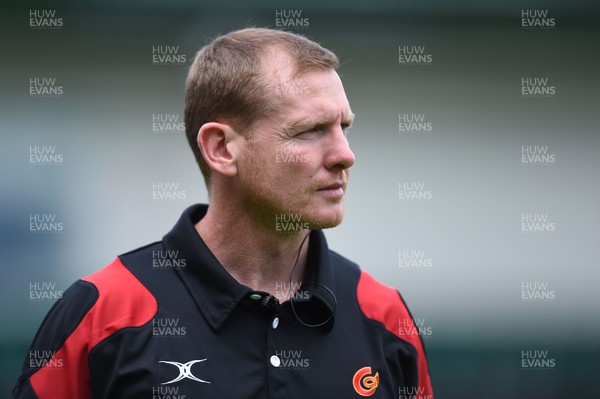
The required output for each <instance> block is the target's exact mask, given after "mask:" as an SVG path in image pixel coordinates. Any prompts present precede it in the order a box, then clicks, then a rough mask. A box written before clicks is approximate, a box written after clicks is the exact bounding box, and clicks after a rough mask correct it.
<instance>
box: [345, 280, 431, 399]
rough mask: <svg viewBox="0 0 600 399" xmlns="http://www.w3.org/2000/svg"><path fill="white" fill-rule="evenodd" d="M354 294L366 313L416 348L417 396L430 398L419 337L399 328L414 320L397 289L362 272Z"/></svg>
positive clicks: (429, 386) (409, 324) (428, 382)
mask: <svg viewBox="0 0 600 399" xmlns="http://www.w3.org/2000/svg"><path fill="white" fill-rule="evenodd" d="M356 294H357V297H358V305H359V306H360V309H361V310H362V312H363V313H364V315H365V316H367V317H368V318H369V319H372V320H376V321H379V322H380V323H382V324H383V325H384V326H385V328H386V329H387V330H388V331H389V332H391V333H392V334H394V335H396V336H397V337H399V338H401V339H403V340H404V341H406V342H408V343H410V344H411V345H412V346H413V347H414V348H415V349H416V350H417V356H418V369H419V386H418V391H417V392H418V393H417V395H416V397H417V398H418V399H432V398H433V389H432V387H431V378H430V376H429V369H428V367H427V358H426V357H425V350H424V349H423V342H422V341H421V337H420V335H419V334H418V333H416V332H415V333H414V334H413V333H412V331H410V332H411V333H408V334H407V332H408V331H407V329H402V332H403V333H401V329H400V328H399V327H400V326H401V325H404V326H412V325H413V324H414V323H413V319H412V317H411V315H410V313H409V312H408V309H407V308H406V305H405V304H404V302H403V301H402V299H401V298H400V295H399V294H398V291H396V289H395V288H392V287H389V286H387V285H384V284H381V283H380V282H378V281H377V280H375V279H374V278H373V277H372V276H371V275H370V274H368V273H366V272H364V271H361V275H360V279H359V281H358V287H357V289H356ZM415 327H416V326H415Z"/></svg>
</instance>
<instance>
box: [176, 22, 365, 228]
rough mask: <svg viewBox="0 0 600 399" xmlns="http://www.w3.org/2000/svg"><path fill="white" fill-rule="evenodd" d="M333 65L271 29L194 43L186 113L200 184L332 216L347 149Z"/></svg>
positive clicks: (278, 208)
mask: <svg viewBox="0 0 600 399" xmlns="http://www.w3.org/2000/svg"><path fill="white" fill-rule="evenodd" d="M337 67H338V59H337V57H336V56H335V55H334V54H333V53H332V52H331V51H329V50H327V49H325V48H323V47H321V46H320V45H319V44H317V43H315V42H312V41H310V40H308V39H306V38H305V37H303V36H300V35H296V34H293V33H289V32H284V31H279V30H271V29H260V28H250V29H244V30H240V31H235V32H232V33H229V34H227V35H225V36H221V37H218V38H217V39H215V40H213V41H212V42H211V43H209V44H208V45H206V46H205V47H203V48H202V49H201V50H200V51H199V52H198V54H197V56H196V59H195V60H194V63H193V64H192V66H191V68H190V72H189V75H188V79H187V83H186V99H185V123H186V134H187V138H188V141H189V143H190V146H191V147H192V150H193V151H194V155H195V156H196V160H197V161H198V164H199V165H200V168H201V170H202V173H203V175H204V178H205V180H206V183H207V186H208V189H209V192H210V191H211V190H213V189H215V185H217V186H219V187H221V188H223V187H226V188H227V190H228V191H229V193H230V194H231V193H235V195H236V196H239V199H240V200H241V201H242V202H244V203H245V204H247V205H248V206H251V207H252V209H253V211H254V212H256V213H257V215H258V217H261V218H263V219H267V220H269V219H272V218H273V217H274V214H275V215H277V214H287V215H288V217H289V215H293V216H294V217H296V218H297V217H301V218H302V222H306V223H309V224H310V225H311V228H323V227H331V226H334V225H337V224H339V223H340V222H341V218H342V216H343V208H341V200H342V197H343V191H345V184H346V181H347V172H348V168H349V167H350V166H352V164H353V163H354V155H353V154H352V152H351V151H350V149H349V147H348V143H347V141H346V138H345V128H346V127H348V126H349V125H350V124H351V122H352V118H353V115H352V112H351V111H350V106H349V104H348V101H347V99H346V96H345V93H344V90H343V86H342V84H341V81H340V79H339V77H338V75H337V73H336V72H335V68H337ZM315 196H317V197H319V198H314V197H315ZM311 208H312V209H311ZM324 208H326V209H324ZM333 208H337V209H333Z"/></svg>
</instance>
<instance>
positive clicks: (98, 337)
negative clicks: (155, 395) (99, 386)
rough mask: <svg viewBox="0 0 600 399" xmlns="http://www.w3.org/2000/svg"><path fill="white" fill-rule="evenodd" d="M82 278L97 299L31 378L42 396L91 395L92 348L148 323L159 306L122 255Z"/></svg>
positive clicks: (74, 396) (82, 396) (81, 398)
mask: <svg viewBox="0 0 600 399" xmlns="http://www.w3.org/2000/svg"><path fill="white" fill-rule="evenodd" d="M82 280H83V281H88V282H90V283H92V284H94V285H95V286H96V288H97V289H98V294H99V295H98V300H97V301H96V303H95V304H94V305H93V306H92V308H91V309H90V310H89V312H88V313H87V314H86V315H85V317H84V318H83V320H82V321H81V323H79V325H78V326H77V328H76V329H75V331H73V333H72V334H71V335H70V336H69V337H68V338H67V340H66V341H65V343H64V344H63V345H62V347H61V348H60V349H59V350H58V351H56V353H55V354H54V356H53V357H52V358H51V359H50V361H49V362H48V363H47V365H46V366H44V367H42V368H40V369H39V370H37V371H36V372H35V373H34V374H33V375H32V376H31V377H30V382H31V386H32V387H33V390H34V391H35V393H36V395H37V396H38V397H39V398H40V399H44V398H79V399H83V398H91V396H92V393H91V389H90V372H89V368H88V354H89V353H90V351H91V350H92V349H94V347H95V346H96V345H98V344H99V343H100V342H101V341H102V340H104V339H105V338H108V337H110V336H111V335H113V334H114V333H115V332H117V331H119V330H121V329H123V328H125V327H138V326H141V325H143V324H146V323H147V322H148V321H150V320H151V319H152V317H154V315H155V314H156V311H157V309H158V304H157V302H156V299H155V298H154V296H152V294H151V293H150V292H149V291H148V290H147V289H146V287H144V286H143V285H142V283H141V282H140V281H139V280H138V279H137V278H136V277H135V276H134V275H133V274H132V273H131V272H130V271H129V270H128V269H127V268H126V267H125V266H124V265H123V263H121V260H120V259H119V258H116V259H115V260H114V261H113V262H112V263H111V264H109V265H108V266H106V267H105V268H103V269H102V270H100V271H98V272H96V273H94V274H92V275H90V276H88V277H85V278H83V279H82ZM53 360H54V361H53ZM57 365H60V367H57ZM49 366H52V367H49Z"/></svg>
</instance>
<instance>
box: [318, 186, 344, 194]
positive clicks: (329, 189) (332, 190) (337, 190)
mask: <svg viewBox="0 0 600 399" xmlns="http://www.w3.org/2000/svg"><path fill="white" fill-rule="evenodd" d="M345 188H346V185H345V184H344V183H333V184H330V185H328V186H325V187H321V188H320V189H318V190H317V191H318V192H320V193H323V194H325V195H326V196H328V197H342V196H343V195H344V191H345Z"/></svg>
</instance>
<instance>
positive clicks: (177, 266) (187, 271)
mask: <svg viewBox="0 0 600 399" xmlns="http://www.w3.org/2000/svg"><path fill="white" fill-rule="evenodd" d="M206 210H207V206H206V205H195V206H192V207H190V208H188V209H187V210H186V211H185V212H184V213H183V215H182V216H181V218H180V220H179V222H178V223H177V224H176V225H175V227H174V228H173V229H172V230H171V231H170V232H169V233H168V234H167V235H166V236H165V237H164V238H163V240H162V241H160V242H156V243H153V244H150V245H148V246H145V247H142V248H139V249H137V250H135V251H132V252H129V253H126V254H124V255H121V256H119V257H118V258H116V259H115V260H114V261H113V262H112V263H111V264H110V265H108V266H107V267H105V268H104V269H102V270H100V271H99V272H97V273H94V274H92V275H91V276H88V277H86V278H83V279H81V280H79V281H77V282H76V283H74V284H73V285H72V286H71V287H70V288H69V289H68V290H67V291H65V293H64V295H63V298H62V299H60V300H59V301H58V302H57V303H56V304H55V305H54V306H53V307H52V309H51V310H50V311H49V313H48V315H47V316H46V318H45V319H44V321H43V323H42V325H41V327H40V329H39V331H38V333H37V335H36V337H35V339H34V341H33V344H32V346H31V349H30V351H29V353H28V354H27V358H26V362H25V365H24V367H23V370H22V374H21V376H20V378H19V380H18V382H17V385H16V387H15V389H14V390H13V395H14V396H15V397H17V398H53V399H54V398H144V399H167V398H168V399H191V398H228V399H237V398H302V399H305V398H360V397H365V396H370V397H373V398H399V399H405V398H411V397H415V398H417V399H428V398H432V397H433V394H432V390H431V383H430V378H429V372H428V368H427V360H426V356H425V352H424V349H423V344H422V341H421V337H420V336H419V335H418V333H417V332H415V331H411V330H409V329H406V328H400V327H399V326H406V325H408V324H407V323H412V322H413V320H412V316H411V315H410V313H409V311H408V309H407V308H406V306H405V304H404V302H403V300H402V298H401V297H400V295H399V294H398V292H397V291H396V290H395V289H393V288H391V287H388V286H385V285H383V284H381V283H379V282H377V281H375V280H374V279H373V278H372V277H371V276H370V275H368V274H367V273H365V272H364V271H361V270H360V269H359V267H358V266H357V265H355V264H354V263H352V262H350V261H349V260H347V259H345V258H343V257H342V256H340V255H338V254H336V253H335V252H333V251H330V250H329V249H328V247H327V243H326V241H325V237H324V235H323V233H322V232H321V231H312V232H311V233H310V237H309V248H308V258H307V269H306V278H305V280H304V282H303V284H302V286H301V287H299V289H298V291H297V293H296V294H295V295H294V296H293V297H292V300H288V301H285V302H284V303H282V304H280V303H279V302H278V301H277V300H276V299H275V297H274V295H272V294H276V293H267V292H256V291H253V290H251V289H250V288H248V287H246V286H244V285H241V284H239V283H238V282H237V281H236V280H235V279H234V278H233V277H232V276H231V275H230V274H229V273H228V272H227V271H226V270H225V269H224V268H223V267H222V266H221V264H220V263H219V262H218V260H217V259H216V258H215V257H214V255H213V254H212V253H211V251H210V250H209V249H208V247H207V246H206V244H205V243H204V242H203V241H202V239H201V237H200V236H199V235H198V233H197V232H196V230H195V228H194V225H195V223H197V222H198V221H199V220H200V219H201V218H202V217H203V216H204V214H205V213H206ZM232 228H234V226H232ZM277 288H281V290H282V292H287V291H288V290H290V289H295V288H298V287H292V286H290V284H289V283H285V282H282V284H281V287H277Z"/></svg>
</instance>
